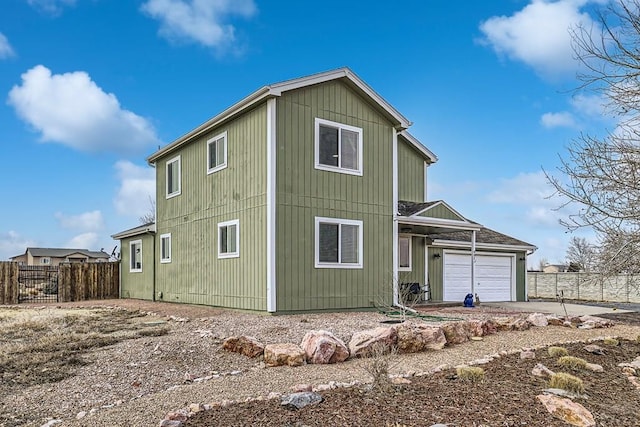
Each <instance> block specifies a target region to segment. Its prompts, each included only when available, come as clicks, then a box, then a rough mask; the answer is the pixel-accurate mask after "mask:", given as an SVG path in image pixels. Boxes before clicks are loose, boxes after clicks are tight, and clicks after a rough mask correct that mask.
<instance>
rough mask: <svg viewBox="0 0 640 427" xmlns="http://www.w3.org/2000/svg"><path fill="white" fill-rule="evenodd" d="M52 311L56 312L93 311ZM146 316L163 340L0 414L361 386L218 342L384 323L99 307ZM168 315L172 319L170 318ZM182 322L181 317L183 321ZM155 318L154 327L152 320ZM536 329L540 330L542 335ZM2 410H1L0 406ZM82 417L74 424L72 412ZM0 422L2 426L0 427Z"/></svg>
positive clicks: (551, 333)
mask: <svg viewBox="0 0 640 427" xmlns="http://www.w3.org/2000/svg"><path fill="white" fill-rule="evenodd" d="M95 305H96V304H95V302H92V303H85V304H65V305H60V306H64V307H65V308H70V307H76V306H85V307H86V306H95ZM100 305H101V306H105V305H106V306H109V305H113V306H115V305H118V306H124V307H125V308H128V309H134V308H135V309H140V310H142V311H145V312H150V313H154V314H153V315H151V314H150V315H149V317H148V319H147V321H154V322H156V321H157V322H159V324H162V325H164V326H166V327H168V328H169V329H170V333H169V334H168V335H164V336H159V337H144V338H139V339H135V340H128V341H124V342H121V343H118V344H116V345H114V346H111V347H106V348H100V349H96V350H95V351H93V352H91V353H90V354H89V355H88V356H87V358H88V360H89V361H90V362H91V363H90V364H88V365H86V366H82V367H80V368H79V369H78V370H77V375H76V376H74V377H71V378H68V379H65V380H63V381H61V382H59V383H54V384H45V385H39V386H33V387H28V388H26V389H23V390H21V391H20V392H18V393H17V394H14V395H11V396H9V397H8V398H6V399H4V402H1V403H2V405H0V409H2V412H3V413H7V412H9V413H13V414H15V416H16V417H17V418H22V419H23V420H25V419H26V420H29V421H28V422H26V423H21V424H18V423H16V424H5V425H7V426H10V425H33V426H40V425H43V424H44V423H46V422H47V421H48V420H49V419H59V420H62V421H63V423H62V424H57V425H63V426H153V425H157V424H158V422H159V420H161V419H162V418H163V417H164V415H165V414H166V413H167V412H169V411H172V410H175V409H178V408H183V407H186V406H188V405H189V404H191V403H210V402H215V401H223V400H244V399H246V398H248V397H258V396H267V395H268V394H269V393H270V392H276V393H285V392H290V391H291V389H292V387H294V386H295V385H297V384H300V383H307V384H312V385H320V384H327V383H330V382H331V381H336V382H349V381H353V380H359V381H368V379H369V378H368V375H367V373H366V371H365V370H364V369H363V367H362V362H361V361H347V362H345V363H342V364H337V365H305V366H301V367H296V368H291V367H279V368H265V367H264V365H263V364H262V362H261V361H260V360H258V359H248V358H246V357H244V356H240V355H237V354H233V353H228V352H225V351H224V350H222V349H221V343H222V340H223V339H224V338H226V337H229V336H233V335H252V336H254V337H256V338H258V340H260V341H262V342H264V343H276V342H294V343H299V342H300V341H301V339H302V337H303V336H304V334H305V333H306V332H307V331H309V330H317V329H326V330H329V331H331V332H333V333H334V334H335V335H337V336H338V337H340V338H342V339H343V340H345V341H347V342H348V340H349V338H350V336H351V334H352V333H353V332H354V331H358V330H363V329H370V328H374V327H377V326H380V322H381V321H383V320H385V319H386V318H385V317H384V316H383V315H381V314H378V313H373V312H364V313H323V314H300V315H287V316H265V315H258V314H249V313H242V312H236V311H229V310H220V309H213V308H209V307H197V306H196V307H194V306H186V305H177V304H159V303H149V302H140V301H134V300H117V301H107V302H102V303H100ZM428 314H429V315H433V316H449V317H459V318H460V317H464V318H466V317H471V316H473V317H491V316H503V315H507V314H512V313H506V312H504V311H500V310H496V309H489V308H488V307H487V308H482V309H479V310H474V311H473V312H471V313H469V312H466V311H464V310H462V309H458V308H451V309H446V308H445V309H440V310H438V311H430V312H429V313H428ZM169 316H173V318H171V317H169ZM185 319H189V321H183V320H185ZM160 322H162V323H160ZM541 331H544V332H543V333H541ZM639 334H640V327H637V326H627V325H617V326H615V327H613V328H610V329H594V330H578V329H570V328H563V327H547V328H544V329H539V328H538V329H535V328H534V329H531V330H528V331H522V332H501V333H499V334H497V335H492V336H488V337H485V338H484V340H483V341H473V342H469V343H466V344H462V345H458V346H453V347H447V348H445V349H443V350H441V351H436V352H429V353H420V354H410V355H399V356H398V364H397V365H396V366H395V368H394V370H395V372H396V373H406V372H411V371H414V372H423V371H428V370H430V369H433V368H435V367H438V366H441V365H443V364H449V365H457V364H461V363H464V362H469V361H471V360H474V359H478V358H481V357H483V356H485V355H490V354H495V353H498V352H500V351H503V350H507V351H508V350H519V349H521V348H522V347H536V346H544V345H550V344H555V343H560V342H567V341H575V340H587V339H591V338H597V337H604V336H620V337H625V338H629V339H635V338H636V337H637V336H638V335H639ZM2 406H4V408H2ZM83 413H85V415H84V416H83V417H82V418H80V419H77V416H78V414H80V415H82V414H83ZM0 425H1V424H0Z"/></svg>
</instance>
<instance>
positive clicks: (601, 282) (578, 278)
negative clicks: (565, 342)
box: [527, 272, 640, 303]
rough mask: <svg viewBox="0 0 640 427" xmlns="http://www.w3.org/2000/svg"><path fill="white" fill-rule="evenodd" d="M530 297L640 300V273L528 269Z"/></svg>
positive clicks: (616, 300)
mask: <svg viewBox="0 0 640 427" xmlns="http://www.w3.org/2000/svg"><path fill="white" fill-rule="evenodd" d="M527 289H528V292H527V293H528V296H529V298H556V296H557V295H559V294H560V293H561V292H562V294H563V295H564V297H565V298H567V299H576V300H585V301H612V302H633V303H640V275H634V274H620V275H617V276H603V275H601V274H597V273H533V272H528V273H527Z"/></svg>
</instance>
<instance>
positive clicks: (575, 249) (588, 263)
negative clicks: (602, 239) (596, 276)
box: [566, 236, 598, 272]
mask: <svg viewBox="0 0 640 427" xmlns="http://www.w3.org/2000/svg"><path fill="white" fill-rule="evenodd" d="M597 255H598V250H597V248H596V246H595V245H593V244H591V243H589V241H588V240H587V239H585V238H584V237H577V236H573V237H572V238H571V240H569V246H568V248H567V256H566V261H567V264H568V265H569V270H575V271H586V272H590V271H593V270H594V266H595V264H596V261H597Z"/></svg>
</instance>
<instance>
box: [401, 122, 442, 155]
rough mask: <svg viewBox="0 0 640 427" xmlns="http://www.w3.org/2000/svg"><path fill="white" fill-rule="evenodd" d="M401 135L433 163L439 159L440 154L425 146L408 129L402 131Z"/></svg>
mask: <svg viewBox="0 0 640 427" xmlns="http://www.w3.org/2000/svg"><path fill="white" fill-rule="evenodd" d="M400 135H402V136H403V137H404V139H406V140H407V141H408V142H409V143H410V144H411V145H412V146H413V147H414V148H415V149H416V150H418V151H419V152H420V153H421V154H422V155H423V156H424V157H425V158H427V159H429V160H430V161H431V163H435V162H437V161H438V156H436V155H435V154H433V152H432V151H431V150H429V149H428V148H427V147H425V146H424V145H423V144H422V143H421V142H420V141H418V139H417V138H416V137H415V136H413V135H411V134H410V133H409V132H407V131H406V130H404V131H402V132H400Z"/></svg>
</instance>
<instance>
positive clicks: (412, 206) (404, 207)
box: [398, 200, 438, 216]
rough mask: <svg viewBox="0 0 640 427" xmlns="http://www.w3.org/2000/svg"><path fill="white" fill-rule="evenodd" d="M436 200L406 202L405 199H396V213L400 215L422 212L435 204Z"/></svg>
mask: <svg viewBox="0 0 640 427" xmlns="http://www.w3.org/2000/svg"><path fill="white" fill-rule="evenodd" d="M436 203H438V201H434V202H423V203H416V202H407V201H405V200H398V213H399V214H400V215H402V216H411V215H414V214H417V213H418V212H422V211H424V210H425V209H427V208H429V207H431V206H433V205H435V204H436Z"/></svg>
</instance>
